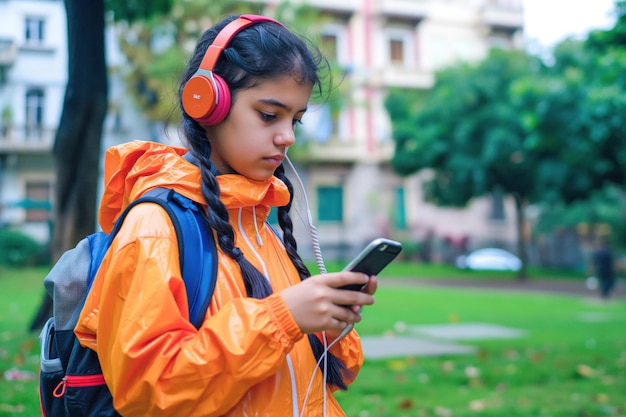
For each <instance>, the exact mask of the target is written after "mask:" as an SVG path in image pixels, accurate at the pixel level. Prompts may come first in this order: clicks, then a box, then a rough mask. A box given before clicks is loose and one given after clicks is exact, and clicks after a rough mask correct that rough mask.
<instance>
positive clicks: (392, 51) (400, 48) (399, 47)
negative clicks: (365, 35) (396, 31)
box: [389, 39, 404, 64]
mask: <svg viewBox="0 0 626 417" xmlns="http://www.w3.org/2000/svg"><path fill="white" fill-rule="evenodd" d="M389 62H392V63H398V64H402V63H403V62H404V41H403V40H402V39H390V40H389Z"/></svg>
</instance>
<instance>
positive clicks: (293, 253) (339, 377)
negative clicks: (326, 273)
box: [274, 164, 352, 390]
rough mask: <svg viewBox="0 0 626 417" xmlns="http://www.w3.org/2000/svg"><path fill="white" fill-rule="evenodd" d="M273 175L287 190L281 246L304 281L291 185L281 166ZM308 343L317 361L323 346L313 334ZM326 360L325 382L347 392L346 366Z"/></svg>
mask: <svg viewBox="0 0 626 417" xmlns="http://www.w3.org/2000/svg"><path fill="white" fill-rule="evenodd" d="M274 175H276V177H277V178H278V179H280V180H281V181H283V182H284V183H285V185H286V186H287V189H288V190H289V204H287V205H286V206H283V207H279V208H278V224H279V225H280V228H281V229H282V231H283V244H284V245H285V249H286V250H287V255H289V258H290V259H291V262H292V263H293V265H294V266H295V267H296V269H297V270H298V272H299V273H300V279H301V280H302V279H306V278H308V277H310V276H311V272H310V271H309V269H308V268H307V266H306V265H305V264H304V261H303V260H302V258H301V257H300V255H299V254H298V245H297V243H296V238H295V237H294V235H293V222H292V221H291V216H290V215H289V211H290V209H291V204H292V202H293V185H292V184H291V181H289V179H288V178H287V176H286V175H285V167H284V166H283V165H282V164H281V165H280V167H278V169H276V171H275V172H274ZM309 343H310V345H311V349H312V350H313V355H314V356H315V359H317V360H318V361H319V359H320V358H321V356H322V355H323V354H324V345H323V344H322V341H321V340H319V338H318V337H317V336H316V335H315V334H309ZM327 358H328V363H327V365H328V368H327V375H326V382H327V383H328V384H329V385H333V386H336V387H337V388H339V389H342V390H347V389H348V386H347V385H346V383H345V382H344V380H345V379H350V378H351V376H352V375H351V372H350V371H349V370H348V368H346V365H345V364H344V363H343V362H342V361H340V360H339V359H337V357H336V356H335V355H333V354H332V353H330V352H328V356H327ZM323 366H324V364H323V363H321V362H320V368H322V369H323Z"/></svg>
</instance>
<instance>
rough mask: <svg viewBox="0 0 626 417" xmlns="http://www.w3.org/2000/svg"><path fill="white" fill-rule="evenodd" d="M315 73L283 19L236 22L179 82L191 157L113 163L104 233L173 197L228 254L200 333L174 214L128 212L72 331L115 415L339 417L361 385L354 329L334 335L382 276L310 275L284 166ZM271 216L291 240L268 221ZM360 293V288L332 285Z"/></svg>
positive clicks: (125, 149) (168, 150)
mask: <svg viewBox="0 0 626 417" xmlns="http://www.w3.org/2000/svg"><path fill="white" fill-rule="evenodd" d="M321 62H322V60H321V58H320V56H319V54H317V53H314V52H312V49H311V48H309V47H308V46H307V44H306V43H305V42H304V41H303V40H302V39H300V38H299V37H297V36H295V35H294V34H292V33H291V32H290V31H288V30H287V29H286V28H285V27H284V26H283V25H281V24H280V23H278V22H276V21H273V20H271V19H268V18H264V17H261V16H240V17H231V18H228V19H226V20H224V21H222V22H220V23H218V24H217V25H215V26H214V27H213V28H211V29H209V30H207V31H206V32H205V33H204V34H203V35H202V37H201V39H200V40H199V42H198V45H197V47H196V49H195V52H194V55H193V56H192V58H191V60H190V62H189V64H188V68H187V69H186V71H185V72H184V75H183V79H182V83H181V87H180V90H179V98H180V105H181V109H182V121H181V130H182V133H183V135H184V137H185V139H186V141H187V143H188V149H182V148H175V147H168V146H164V145H160V144H155V143H147V142H131V143H127V144H123V145H120V146H117V147H114V148H111V149H109V150H108V151H107V154H106V157H105V173H104V176H105V184H106V187H105V191H104V195H103V199H102V203H101V207H100V214H99V216H100V223H101V226H102V228H103V230H105V231H107V232H110V229H111V227H112V225H113V223H114V220H115V219H116V218H117V216H118V215H119V214H120V212H121V211H122V210H123V209H124V207H125V206H126V205H128V204H129V202H131V201H132V200H134V199H136V198H137V197H139V196H141V195H142V194H143V193H145V192H146V191H148V190H150V189H152V188H155V187H168V188H172V189H174V190H176V191H178V192H179V193H181V194H183V195H185V196H186V197H189V198H191V199H193V200H194V201H197V202H200V203H202V204H203V205H204V207H205V208H206V223H207V225H208V227H209V229H208V230H211V231H212V232H213V233H214V235H215V237H216V241H217V244H218V250H219V254H218V264H219V268H218V276H217V284H216V288H215V293H214V295H213V298H212V300H211V304H210V306H209V308H208V311H207V313H206V317H205V321H204V324H203V325H202V326H201V328H200V329H199V330H196V329H195V328H194V327H193V325H192V324H191V323H190V322H189V320H188V317H187V316H188V313H187V299H186V293H185V288H184V283H183V281H182V278H181V273H180V270H179V260H178V248H177V242H176V235H175V233H174V231H173V229H172V225H171V222H170V220H169V217H168V216H167V214H166V213H165V212H164V210H162V209H161V208H160V207H158V206H156V205H153V204H140V205H137V206H136V207H134V208H133V209H132V210H131V211H130V213H129V214H128V217H127V218H126V220H125V221H124V224H123V226H122V228H121V230H120V231H119V233H118V234H117V235H116V237H115V239H114V241H113V243H112V245H111V248H110V250H109V251H108V253H107V255H106V257H105V259H104V261H103V263H102V266H101V268H100V270H99V271H98V274H97V276H96V279H95V282H94V284H93V287H92V289H91V291H90V293H89V297H88V299H87V302H86V304H85V307H84V309H83V310H82V312H81V315H80V318H79V322H78V324H77V326H76V329H75V332H76V334H77V335H78V337H79V338H80V340H81V343H83V345H85V346H89V347H91V348H92V349H94V350H95V351H97V353H98V357H99V359H100V362H101V365H102V370H103V374H104V376H105V379H106V381H107V385H108V387H109V389H110V391H111V393H112V395H113V401H114V406H115V408H116V409H117V410H118V412H119V413H120V414H121V415H123V416H186V417H189V416H285V415H289V416H294V417H298V416H320V415H329V416H342V415H345V414H344V413H343V411H342V410H341V409H340V407H339V405H338V403H337V401H336V400H335V398H334V397H333V395H332V391H334V390H336V389H345V388H346V386H347V384H349V383H350V382H351V381H352V380H353V379H354V377H355V375H356V372H357V371H358V370H359V368H360V367H361V364H362V362H363V355H362V352H361V345H360V341H359V337H358V335H357V334H356V332H355V331H354V330H352V331H350V332H349V333H348V334H347V335H346V336H345V337H342V338H339V335H340V334H341V333H342V330H344V329H346V328H347V327H348V326H351V325H353V324H354V323H355V322H358V321H359V320H360V313H359V312H360V307H361V306H363V305H369V304H372V303H373V302H374V300H373V297H372V294H373V293H374V292H375V290H376V279H375V277H367V276H365V275H363V274H360V273H353V272H340V273H332V274H323V275H316V276H312V277H311V276H310V275H311V274H310V272H309V271H308V269H307V267H306V266H305V264H304V263H303V261H302V259H301V258H300V256H299V255H298V253H297V245H296V241H295V239H294V236H293V230H292V229H293V227H292V222H291V219H290V216H289V209H290V206H291V202H292V200H293V188H292V186H291V183H290V182H289V180H288V179H287V177H286V176H285V170H284V167H283V161H284V159H285V158H286V152H287V148H288V147H289V146H291V145H292V144H293V143H294V140H295V136H294V128H295V126H296V125H297V124H298V123H299V122H300V120H301V119H302V116H303V115H304V113H305V111H306V109H307V104H308V101H309V98H310V95H311V93H312V90H313V88H317V89H320V79H319V77H318V69H319V65H320V63H321ZM272 206H273V207H277V208H278V219H279V225H280V228H281V229H282V239H281V238H279V237H278V236H277V235H276V233H274V231H272V230H271V228H270V227H268V226H267V225H266V222H265V220H266V218H267V216H268V213H269V211H270V207H272ZM365 283H367V286H366V287H365V288H364V289H363V291H361V292H358V291H347V290H341V289H339V288H338V287H341V286H343V285H348V284H365ZM347 306H349V307H347ZM325 344H326V345H331V347H330V351H329V353H330V355H329V356H328V364H327V368H328V370H327V372H325V371H323V370H322V369H320V368H324V369H326V366H323V364H324V360H323V352H324V349H325Z"/></svg>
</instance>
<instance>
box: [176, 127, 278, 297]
mask: <svg viewBox="0 0 626 417" xmlns="http://www.w3.org/2000/svg"><path fill="white" fill-rule="evenodd" d="M183 119H184V122H183V129H184V130H185V133H186V135H187V138H188V140H189V143H190V145H191V152H192V154H193V156H194V158H196V160H197V161H198V164H199V166H200V175H201V178H202V184H201V189H202V196H203V197H204V200H205V202H206V203H207V206H208V210H207V212H206V213H205V214H203V215H204V218H205V221H206V223H207V225H208V227H209V229H211V230H215V232H216V235H217V242H218V245H219V247H220V248H221V249H222V251H223V252H224V253H225V254H226V255H228V256H230V257H231V258H232V259H233V260H234V261H235V262H237V264H238V265H239V269H240V270H241V275H242V277H243V282H244V285H245V288H246V295H248V297H254V298H259V299H260V298H265V297H267V296H268V295H270V294H271V293H272V288H271V286H270V285H269V283H268V281H267V279H266V278H265V277H264V276H263V274H262V273H261V272H259V270H258V269H256V268H255V267H254V265H252V264H251V263H250V262H249V261H248V260H247V259H246V258H245V257H244V256H243V252H242V251H241V249H239V248H237V247H235V232H234V230H233V228H232V226H231V225H230V222H229V215H228V210H227V209H226V206H224V203H222V201H221V200H220V188H219V184H218V183H217V179H216V177H215V173H216V172H217V169H216V168H215V165H214V164H213V162H211V160H210V157H211V145H210V143H209V141H208V139H207V138H206V134H205V132H204V129H202V127H201V126H200V125H199V124H198V123H197V122H194V121H192V120H191V119H188V118H187V116H186V115H185V116H184V117H183Z"/></svg>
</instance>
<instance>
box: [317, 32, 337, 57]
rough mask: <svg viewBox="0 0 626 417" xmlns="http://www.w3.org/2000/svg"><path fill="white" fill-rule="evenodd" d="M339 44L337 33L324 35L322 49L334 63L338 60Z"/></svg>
mask: <svg viewBox="0 0 626 417" xmlns="http://www.w3.org/2000/svg"><path fill="white" fill-rule="evenodd" d="M337 44H338V40H337V34H336V33H326V34H323V35H322V39H321V45H320V49H321V50H322V53H323V54H324V56H325V57H326V58H327V59H329V60H332V61H337V60H338V54H337V47H338V45H337Z"/></svg>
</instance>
